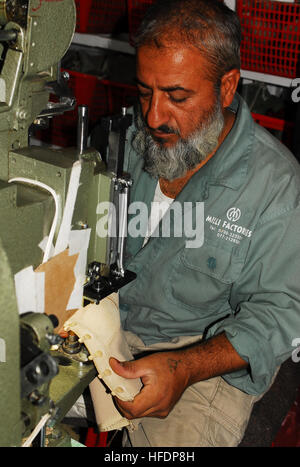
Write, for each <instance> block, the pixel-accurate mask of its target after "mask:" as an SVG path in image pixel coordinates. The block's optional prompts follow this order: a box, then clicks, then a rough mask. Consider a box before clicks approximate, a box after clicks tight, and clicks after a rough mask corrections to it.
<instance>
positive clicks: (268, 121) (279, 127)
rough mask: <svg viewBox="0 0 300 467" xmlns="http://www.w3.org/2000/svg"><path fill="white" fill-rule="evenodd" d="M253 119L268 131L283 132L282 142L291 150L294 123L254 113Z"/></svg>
mask: <svg viewBox="0 0 300 467" xmlns="http://www.w3.org/2000/svg"><path fill="white" fill-rule="evenodd" d="M252 117H253V119H254V120H255V122H256V123H258V124H259V125H261V126H263V127H264V128H266V129H267V130H276V131H281V132H282V133H281V135H282V137H281V140H282V142H283V143H284V144H285V145H286V146H287V147H288V148H290V149H292V146H293V131H294V127H295V125H294V123H293V122H288V121H287V120H284V119H282V118H277V117H271V116H269V115H262V114H257V113H254V112H252Z"/></svg>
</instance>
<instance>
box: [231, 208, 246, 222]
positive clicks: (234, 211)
mask: <svg viewBox="0 0 300 467" xmlns="http://www.w3.org/2000/svg"><path fill="white" fill-rule="evenodd" d="M241 215H242V213H241V210H240V209H239V208H230V209H228V211H227V219H228V220H229V221H231V222H237V221H238V220H239V218H240V217H241Z"/></svg>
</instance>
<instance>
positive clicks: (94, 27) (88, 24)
mask: <svg viewBox="0 0 300 467" xmlns="http://www.w3.org/2000/svg"><path fill="white" fill-rule="evenodd" d="M75 4H76V11H77V21H76V31H77V32H80V33H92V34H101V33H102V34H112V33H113V32H115V31H116V30H117V29H118V26H119V24H120V22H122V21H123V20H124V19H125V20H126V15H127V6H126V0H75Z"/></svg>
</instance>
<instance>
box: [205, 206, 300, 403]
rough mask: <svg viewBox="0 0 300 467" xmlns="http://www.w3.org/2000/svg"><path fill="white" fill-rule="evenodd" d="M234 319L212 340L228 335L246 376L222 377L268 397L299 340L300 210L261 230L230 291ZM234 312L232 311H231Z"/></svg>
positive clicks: (215, 328) (221, 325) (211, 331)
mask: <svg viewBox="0 0 300 467" xmlns="http://www.w3.org/2000/svg"><path fill="white" fill-rule="evenodd" d="M230 306H231V308H232V310H231V311H232V313H231V314H230V315H228V317H227V318H225V319H224V320H222V321H221V322H218V323H216V324H215V325H213V326H212V327H211V328H210V329H209V331H208V337H211V336H213V335H216V334H220V333H221V332H223V331H225V333H226V336H227V338H228V339H229V341H230V342H231V344H232V345H233V347H234V348H235V350H236V351H237V353H238V354H239V355H240V356H241V357H242V358H243V359H244V360H245V361H247V362H248V363H249V369H248V370H241V371H237V372H234V373H231V374H226V375H224V376H223V377H224V379H225V380H226V381H227V382H228V383H229V384H231V385H233V386H235V387H237V388H239V389H241V390H242V391H244V392H246V393H248V394H254V395H259V394H262V393H263V392H265V391H266V390H267V389H268V387H269V386H270V384H271V382H272V378H273V376H274V374H275V373H276V370H277V368H278V367H279V366H280V365H281V364H282V363H283V362H284V361H285V360H287V359H288V358H289V357H291V356H292V352H293V350H295V347H293V341H294V342H295V339H297V338H298V339H299V338H300V208H299V207H298V208H297V209H293V210H290V211H287V212H285V213H282V214H281V215H279V216H276V217H274V218H272V219H269V220H267V221H266V222H264V223H263V224H262V225H260V226H259V227H258V228H257V230H256V231H255V233H254V234H253V238H252V241H251V245H250V247H249V251H248V253H247V258H246V261H245V265H244V267H243V269H242V272H241V275H240V277H239V279H238V281H237V282H235V283H234V284H233V286H232V291H231V298H230ZM233 310H234V311H233Z"/></svg>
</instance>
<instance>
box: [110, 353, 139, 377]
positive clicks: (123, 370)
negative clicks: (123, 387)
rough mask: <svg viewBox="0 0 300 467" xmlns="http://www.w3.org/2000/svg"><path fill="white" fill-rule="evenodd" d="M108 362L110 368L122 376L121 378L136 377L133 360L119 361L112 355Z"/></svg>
mask: <svg viewBox="0 0 300 467" xmlns="http://www.w3.org/2000/svg"><path fill="white" fill-rule="evenodd" d="M109 364H110V366H111V369H112V370H113V371H114V372H115V373H117V375H119V376H123V378H128V379H133V378H138V376H139V375H138V374H137V369H136V365H135V362H134V361H132V362H120V361H119V360H117V359H116V358H114V357H111V358H110V359H109Z"/></svg>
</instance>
